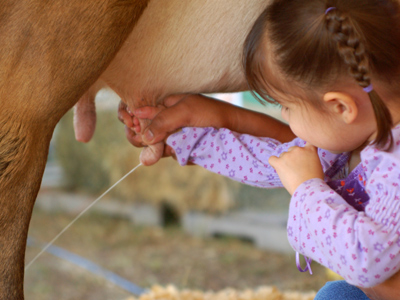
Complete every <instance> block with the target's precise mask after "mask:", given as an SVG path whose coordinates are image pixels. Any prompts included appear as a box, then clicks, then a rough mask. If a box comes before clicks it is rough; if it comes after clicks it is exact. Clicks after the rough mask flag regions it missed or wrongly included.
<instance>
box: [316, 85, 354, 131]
mask: <svg viewBox="0 0 400 300" xmlns="http://www.w3.org/2000/svg"><path fill="white" fill-rule="evenodd" d="M323 100H324V102H325V104H326V106H327V107H328V110H329V111H330V112H331V113H333V114H334V115H335V116H336V117H339V118H340V119H342V120H343V122H345V123H346V124H351V123H353V122H354V120H355V119H356V118H357V116H358V107H357V104H356V101H355V99H354V98H353V97H352V96H350V95H349V94H347V93H339V92H328V93H326V94H325V95H324V97H323Z"/></svg>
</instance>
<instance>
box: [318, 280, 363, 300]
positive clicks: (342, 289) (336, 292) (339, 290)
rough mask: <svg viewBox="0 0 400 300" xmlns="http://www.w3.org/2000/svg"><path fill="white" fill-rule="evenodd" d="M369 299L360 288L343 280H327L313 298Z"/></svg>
mask: <svg viewBox="0 0 400 300" xmlns="http://www.w3.org/2000/svg"><path fill="white" fill-rule="evenodd" d="M333 299H340V300H369V298H368V297H367V296H366V295H365V294H364V292H363V291H362V290H360V289H359V288H358V287H356V286H353V285H350V284H348V283H347V282H346V281H344V280H340V281H329V282H327V283H326V284H325V285H324V286H323V287H322V288H321V289H320V290H319V291H318V293H317V295H316V296H315V298H314V300H333Z"/></svg>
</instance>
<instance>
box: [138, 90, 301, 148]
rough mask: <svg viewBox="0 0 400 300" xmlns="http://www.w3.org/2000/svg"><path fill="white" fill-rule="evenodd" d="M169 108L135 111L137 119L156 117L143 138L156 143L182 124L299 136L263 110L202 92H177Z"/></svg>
mask: <svg viewBox="0 0 400 300" xmlns="http://www.w3.org/2000/svg"><path fill="white" fill-rule="evenodd" d="M164 105H165V106H166V109H164V110H161V112H160V110H159V109H157V108H152V107H143V108H139V109H136V110H134V111H133V114H134V115H135V116H136V117H137V118H144V119H152V121H151V123H150V125H149V126H148V127H147V128H146V129H145V130H144V132H143V137H142V139H143V141H144V142H145V143H146V144H149V145H150V144H154V143H157V142H160V141H162V140H164V139H165V138H166V137H167V136H168V135H169V134H170V133H172V132H175V131H176V130H177V129H179V128H182V127H188V126H190V127H215V128H228V129H230V130H232V131H235V132H239V133H246V134H249V135H253V136H258V137H261V136H264V137H270V138H273V139H276V140H278V141H280V142H282V143H285V142H289V141H291V140H293V139H294V138H295V135H294V134H293V132H292V131H291V130H290V128H289V126H288V125H286V124H284V123H282V122H280V121H279V120H276V119H274V118H272V117H271V116H268V115H266V114H262V113H259V112H255V111H251V110H247V109H244V108H240V107H237V106H235V105H231V104H229V103H227V102H223V101H219V100H217V99H213V98H209V97H206V96H203V95H199V94H195V95H194V94H186V95H176V96H171V97H169V98H167V99H166V100H165V101H164Z"/></svg>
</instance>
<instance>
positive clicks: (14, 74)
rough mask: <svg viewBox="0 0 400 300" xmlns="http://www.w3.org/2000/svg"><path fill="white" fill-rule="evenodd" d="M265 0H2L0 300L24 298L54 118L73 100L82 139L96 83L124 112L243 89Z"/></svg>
mask: <svg viewBox="0 0 400 300" xmlns="http://www.w3.org/2000/svg"><path fill="white" fill-rule="evenodd" d="M267 2H268V1H265V0H222V1H215V0H185V1H182V0H96V1H94V0H85V1H81V0H56V1H43V0H19V1H15V0H3V1H2V3H1V6H0V37H1V41H2V43H1V47H0V84H1V87H0V99H1V111H0V207H1V209H0V227H1V231H0V250H1V251H0V299H1V300H4V299H24V295H23V277H24V256H25V247H26V239H27V232H28V227H29V222H30V218H31V214H32V209H33V205H34V203H35V199H36V196H37V193H38V190H39V188H40V183H41V178H42V175H43V172H44V168H45V164H46V158H47V155H48V149H49V143H50V140H51V137H52V133H53V130H54V128H55V126H56V124H57V123H58V121H59V120H60V118H61V117H62V116H63V115H64V114H65V113H66V112H67V111H68V110H70V109H71V108H72V107H73V106H74V105H75V104H76V103H77V102H78V100H79V99H81V101H80V102H79V103H83V104H84V103H86V104H87V105H86V106H85V105H78V108H77V111H78V115H79V116H83V117H85V116H86V117H87V120H89V122H87V123H88V124H89V127H85V126H84V124H83V125H80V124H82V118H78V119H77V125H78V128H89V129H86V130H82V131H81V132H82V133H83V138H81V139H87V134H88V133H89V134H90V132H92V131H93V126H92V127H90V126H91V125H90V124H92V125H93V124H94V122H93V120H94V112H93V109H92V108H93V105H92V104H91V103H92V102H91V101H92V99H93V96H94V95H95V94H96V91H97V90H98V88H99V87H100V86H103V85H104V84H106V85H108V86H109V87H111V88H112V89H113V90H114V91H116V92H117V93H118V94H119V95H120V96H121V98H122V99H123V101H124V102H125V103H127V105H129V106H131V107H137V106H142V105H155V104H156V103H158V102H159V101H161V100H162V99H163V97H165V96H167V95H170V94H174V93H181V92H182V93H183V92H217V91H219V92H228V91H237V90H243V89H244V88H245V81H244V77H243V74H242V72H241V69H240V60H241V57H240V53H241V44H242V43H243V40H244V38H245V36H246V34H247V31H248V30H249V29H250V27H251V23H252V22H253V21H254V20H255V18H256V17H257V15H258V14H259V13H261V11H262V8H263V7H264V6H265V5H266V4H267ZM194 74H196V77H193V76H194ZM85 107H89V109H84V108H85ZM79 112H82V113H79ZM83 119H84V118H83Z"/></svg>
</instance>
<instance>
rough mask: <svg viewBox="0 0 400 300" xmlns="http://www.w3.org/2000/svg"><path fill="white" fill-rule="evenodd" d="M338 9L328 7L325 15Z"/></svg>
mask: <svg viewBox="0 0 400 300" xmlns="http://www.w3.org/2000/svg"><path fill="white" fill-rule="evenodd" d="M334 9H336V7H333V6H332V7H328V8H327V10H326V11H325V14H328V12H330V11H331V10H334Z"/></svg>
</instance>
